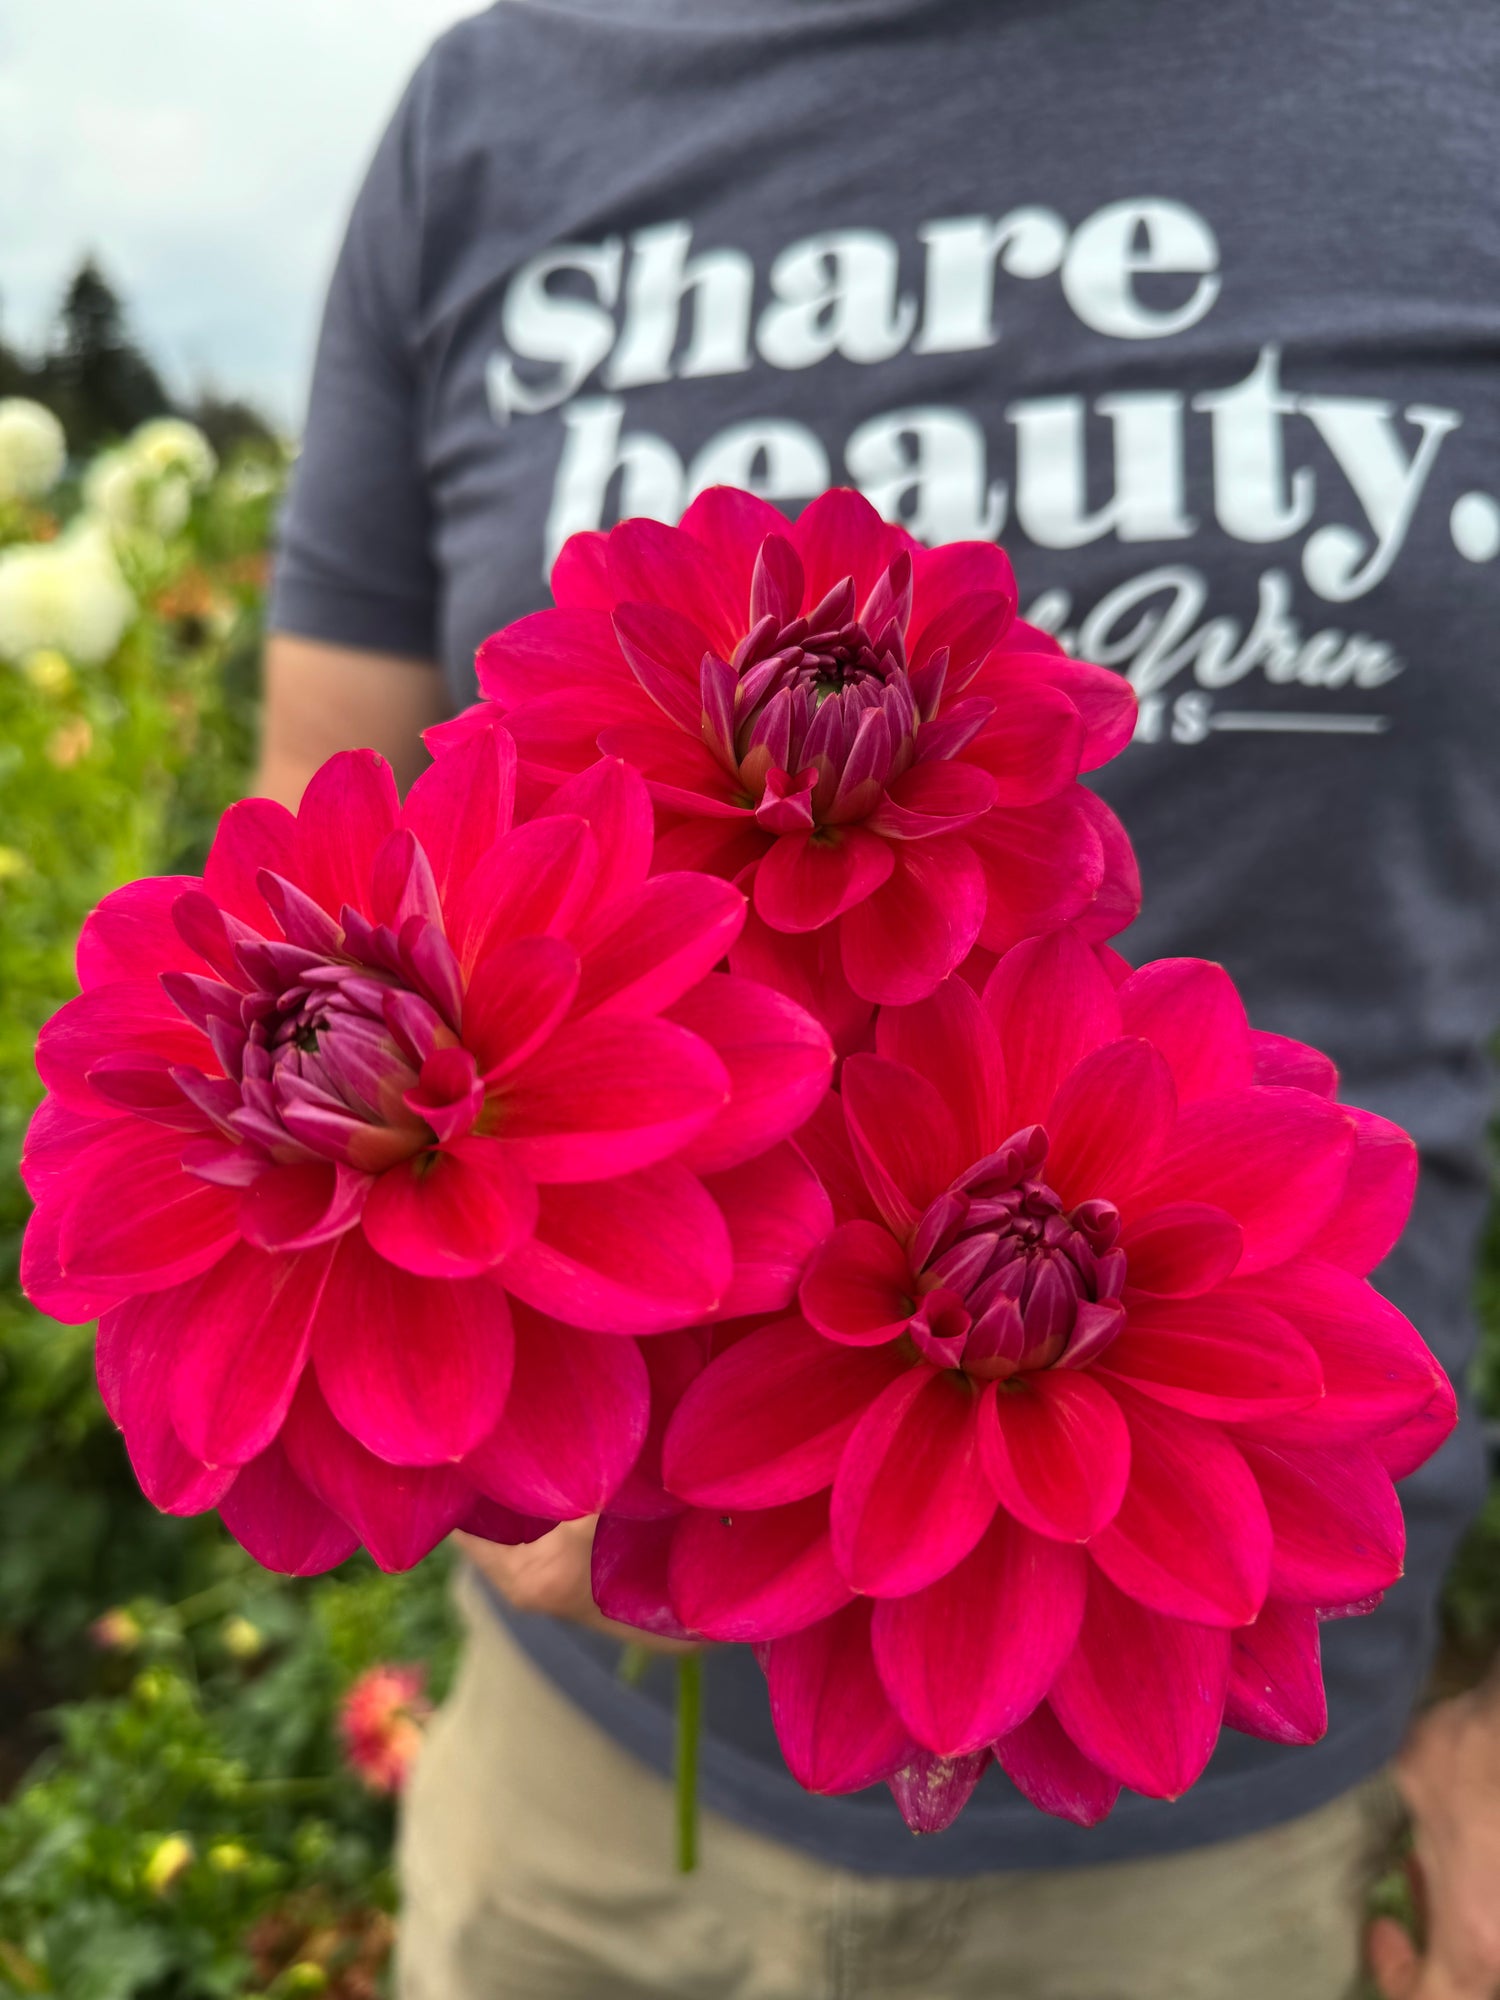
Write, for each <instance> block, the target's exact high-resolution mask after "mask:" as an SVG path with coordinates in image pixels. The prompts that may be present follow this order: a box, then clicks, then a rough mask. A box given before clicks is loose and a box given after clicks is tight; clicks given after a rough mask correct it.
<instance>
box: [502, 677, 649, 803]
mask: <svg viewBox="0 0 1500 2000" xmlns="http://www.w3.org/2000/svg"><path fill="white" fill-rule="evenodd" d="M580 693H581V695H582V699H580ZM655 714H656V710H655V709H654V708H653V707H652V705H651V700H650V697H649V696H648V695H647V694H646V692H645V690H644V689H643V688H641V687H639V686H638V685H637V684H636V682H635V680H634V678H633V677H632V675H631V674H630V672H629V670H628V668H627V667H626V666H625V662H624V661H623V660H621V662H620V676H619V680H618V681H617V682H616V684H615V685H614V686H612V687H602V686H601V687H588V688H585V689H582V690H580V689H577V688H574V687H571V686H569V685H567V684H566V683H563V684H562V685H560V686H559V687H558V688H557V689H556V691H555V692H554V693H552V694H548V695H541V696H538V698H537V699H536V700H534V701H528V702H524V703H523V704H522V705H521V707H519V708H511V709H507V710H506V713H505V726H506V728H507V730H508V731H509V732H510V734H511V735H512V736H513V737H514V738H515V744H516V753H517V756H518V758H519V760H520V761H519V763H518V765H517V769H516V796H517V798H518V800H519V801H520V805H521V810H522V813H523V815H524V814H525V812H526V811H527V810H529V809H530V808H531V807H533V806H535V805H537V804H540V803H541V802H542V801H543V800H544V799H545V797H546V796H547V794H548V793H550V792H551V791H552V790H553V789H554V787H556V786H558V785H561V784H563V783H565V782H566V781H567V779H569V778H572V777H576V776H577V775H578V773H579V772H581V771H586V770H587V769H588V768H589V766H590V765H592V764H594V763H596V762H597V761H598V758H599V753H600V747H601V745H600V739H601V738H602V737H603V736H604V735H605V734H606V733H607V731H608V730H609V728H610V727H611V726H612V725H618V724H620V723H625V722H631V721H639V720H640V719H641V718H642V717H649V716H654V715H655ZM662 727H663V728H664V729H670V728H671V725H670V724H669V723H663V724H662ZM673 733H674V734H675V732H673Z"/></svg>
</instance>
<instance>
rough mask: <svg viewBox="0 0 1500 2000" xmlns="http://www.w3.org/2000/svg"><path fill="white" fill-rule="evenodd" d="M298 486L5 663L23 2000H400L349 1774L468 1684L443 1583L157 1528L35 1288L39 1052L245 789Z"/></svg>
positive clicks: (16, 1758)
mask: <svg viewBox="0 0 1500 2000" xmlns="http://www.w3.org/2000/svg"><path fill="white" fill-rule="evenodd" d="M283 472H284V460H283V457H282V454H281V452H280V450H279V448H269V449H268V448H266V447H264V446H261V447H259V448H257V449H254V450H250V451H245V452H241V453H240V454H239V455H238V456H237V457H235V458H233V459H231V461H230V462H229V463H228V465H227V466H225V467H224V468H223V469H222V470H221V471H220V472H219V473H218V474H217V476H216V477H215V478H214V479H213V480H212V483H211V484H209V485H208V486H207V487H206V489H205V490H202V491H200V492H198V493H196V494H195V496H194V498H193V501H192V507H191V512H190V514H189V516H188V518H187V519H186V521H185V522H184V523H183V524H182V526H181V527H180V528H174V529H173V531H172V532H170V533H168V534H166V535H162V534H160V533H157V532H153V531H152V530H151V529H150V528H148V527H145V526H140V525H131V524H129V523H127V524H126V525H124V526H123V527H122V526H121V524H120V523H119V522H118V521H117V522H115V524H114V526H113V530H112V546H113V549H114V554H115V559H116V561H117V563H118V566H119V569H120V572H121V574H122V576H123V578H124V580H125V582H126V584H127V585H128V587H129V589H130V592H131V594H132V596H133V598H134V600H135V603H136V606H137V615H136V616H135V617H134V619H133V620H132V622H131V624H130V626H129V628H128V629H127V630H126V632H125V633H124V636H123V638H122V639H121V642H120V644H119V646H118V648H117V650H116V652H115V653H114V654H113V656H112V657H111V658H109V659H108V660H106V661H104V662H103V663H102V664H97V665H88V664H83V663H80V662H79V661H77V660H73V659H68V658H66V657H64V656H63V655H62V654H61V653H59V652H57V651H55V650H52V649H50V648H48V649H44V650H43V651H41V652H39V653H36V654H33V655H31V656H28V657H27V658H25V659H22V660H19V661H12V662H6V661H3V660H0V1795H3V1794H4V1792H5V1791H6V1790H7V1789H10V1788H11V1787H12V1786H14V1787H15V1789H14V1791H13V1792H12V1796H11V1797H10V1800H9V1802H8V1803H6V1804H4V1805H0V1995H3V1994H6V1993H53V1994H59V1995H65V1996H67V2000H129V1996H136V1995H139V1996H142V2000H218V1996H237V2000H238V1996H246V1995H252V1994H263V1995H265V1996H266V2000H283V1996H289V1995H291V1994H294V1993H296V1994H303V1993H315V1992H316V1993H324V1994H326V1995H329V1996H332V2000H373V1996H374V1995H375V1994H376V1993H377V1992H378V1991H380V1990H381V1987H380V1978H381V1967H382V1964H383V1962H384V1959H385V1957H386V1954H387V1950H388V1946H389V1940H390V1917H389V1911H390V1908H391V1904H392V1896H393V1888H392V1881H391V1874H390V1839H391V1812H390V1806H389V1803H388V1802H387V1801H385V1800H383V1799H378V1798H374V1797H372V1796H371V1795H370V1794H369V1793H368V1792H366V1791H365V1790H364V1789H363V1788H362V1786H361V1785H360V1783H359V1782H358V1781H357V1779H356V1778H355V1777H354V1776H353V1775H352V1774H351V1773H350V1772H349V1771H348V1770H347V1769H346V1768H345V1766H344V1764H343V1762H342V1759H341V1756H340V1749H339V1743H338V1739H337V1729H336V1717H337V1712H338V1707H339V1703H340V1701H341V1700H342V1697H343V1695H344V1694H345V1692H346V1691H347V1689H348V1687H349V1685H350V1683H351V1682H352V1681H353V1680H354V1678H355V1677H356V1676H357V1675H358V1674H360V1673H361V1672H363V1671H364V1669H365V1668H367V1667H369V1666H371V1665H373V1664H375V1663H376V1662H378V1661H381V1660H417V1661H423V1662H425V1663H427V1666H428V1671H429V1686H430V1688H431V1690H432V1692H433V1693H435V1694H440V1693H441V1692H442V1688H443V1686H444V1684H445V1681H446V1678H447V1675H448V1672H449V1671H450V1667H451V1660H452V1652H453V1644H454V1637H453V1623H452V1619H451V1616H450V1613H449V1608H448V1604H447V1599H446V1591H445V1564H444V1563H443V1561H442V1560H441V1559H435V1560H433V1561H430V1562H428V1563H426V1564H424V1565H423V1566H422V1568H421V1569H420V1570H419V1571H418V1572H416V1573H415V1574H414V1575H413V1576H411V1577H400V1578H393V1577H386V1576H382V1575H381V1574H380V1573H379V1572H378V1571H376V1570H375V1569H374V1568H373V1567H372V1566H371V1565H370V1564H369V1563H368V1562H366V1561H364V1560H363V1559H360V1560H358V1561H356V1562H353V1563H350V1564H346V1565H345V1566H344V1568H343V1569H342V1570H341V1571H340V1572H338V1573H337V1574H336V1575H335V1576H331V1577H327V1578H321V1579H318V1580H316V1581H314V1582H311V1583H306V1582H294V1581H291V1580H288V1579H281V1578H275V1577H269V1576H267V1575H265V1574H264V1573H263V1572H262V1571H260V1570H259V1569H258V1568H257V1567H256V1566H255V1564H254V1563H252V1562H251V1561H250V1559H249V1558H248V1557H247V1556H245V1555H244V1554H243V1553H242V1552H241V1551H240V1550H239V1549H238V1548H237V1547H236V1545H235V1544H234V1543H233V1542H232V1541H231V1540H230V1539H229V1537H228V1536H227V1535H226V1534H225V1532H224V1531H223V1529H222V1528H221V1527H220V1525H219V1523H218V1521H217V1519H216V1518H214V1517H212V1516H208V1517H204V1518H202V1519H197V1520H180V1519H172V1518H169V1517H166V1516H163V1515H160V1514H157V1513H156V1512H155V1510H154V1509H152V1508H151V1507H150V1506H148V1505H147V1504H146V1502H145V1501H144V1500H143V1499H142V1497H141V1496H140V1493H139V1491H138V1490H137V1487H136V1484H135V1480H134V1478H133V1476H132V1474H131V1472H130V1468H129V1465H128V1463H127V1461H126V1459H125V1455H124V1453H123V1451H122V1449H121V1447H120V1443H119V1439H118V1438H117V1436H116V1434H115V1432H114V1429H113V1427H112V1426H111V1425H110V1423H109V1422H108V1420H107V1418H106V1416H105V1414H104V1411H103V1407H102V1405H101V1403H100V1401H99V1396H98V1391H97V1389H96V1388H95V1385H94V1377H93V1330H92V1328H88V1327H67V1326H61V1325H59V1324H57V1323H56V1322H54V1321H52V1320H49V1319H47V1318H45V1317H43V1316H42V1315H40V1314H38V1313H36V1312H35V1311H33V1310H32V1308H31V1307H30V1306H29V1305H28V1304H27V1303H26V1301H25V1300H24V1299H23V1298H22V1296H21V1293H20V1289H19V1284H18V1257H19V1249H20V1240H21V1231H22V1228H23V1226H24V1223H25V1219H26V1215H27V1213H28V1203H27V1199H26V1195H25V1192H24V1190H23V1188H22V1187H21V1184H20V1181H19V1179H18V1177H17V1175H16V1171H15V1169H16V1165H17V1162H18V1159H19V1155H20V1148H21V1142H22V1139H23V1137H24V1134H25V1129H26V1125H27V1122H28V1120H29V1118H30V1116H31V1112H32V1110H33V1109H34V1107H35V1105H36V1102H37V1100H38V1098H39V1096H40V1094H41V1092H40V1085H39V1083H38V1081H37V1078H36V1074H35V1071H34V1068H33V1064H32V1048H33V1044H34V1041H35V1037H36V1031H37V1029H38V1028H39V1027H40V1025H41V1023H42V1022H43V1021H44V1020H45V1019H46V1017H47V1016H48V1015H49V1014H50V1013H52V1012H53V1010H54V1009H55V1008H56V1007H58V1006H59V1005H60V1004H61V1003H62V1002H63V1001H65V1000H66V999H68V998H69V997H70V995H71V994H72V993H73V992H74V991H75V990H76V989H75V981H74V977H73V941H74V939H75V938H76V936H77V933H78V930H79V927H80V925H81V924H82V921H83V919H84V917H85V916H86V915H87V913H88V911H89V910H90V909H91V908H92V907H93V905H94V904H95V903H97V902H98V901H99V899H100V898H101V897H102V896H103V895H105V894H106V893H107V892H108V891H109V890H110V889H112V888H114V887H116V886H117V885H118V884H119V883H121V882H123V881H126V880H129V879H130V878H131V877H133V876H136V875H141V874H162V873H166V874H174V873H190V872H194V871H196V870H197V869H198V867H199V866H200V865H201V863H202V859H203V856H204V854H205V853H206V851H207V847H208V843H209V840H210V838H211V836H212V832H213V828H214V826H215V824H216V822H217V819H218V816H219V814H220V812H221V811H222V810H223V808H224V806H225V805H226V804H227V803H228V802H229V801H230V800H231V799H232V798H234V797H235V796H236V795H237V794H238V793H239V792H240V791H241V790H242V789H243V787H244V783H245V779H246V775H247V773H248V770H249V766H250V760H251V756H252V753H253V748H254V734H255V711H256V691H257V687H256V675H257V661H258V655H259V639H260V622H261V597H262V586H263V578H264V570H265V551H266V549H267V546H268V543H269V537H270V528H271V520H272V513H273V510H274V507H275V504H276V500H277V497H278V494H279V490H280V486H281V481H282V475H283ZM88 486H89V481H88V478H87V476H85V478H84V479H83V480H82V481H80V482H78V483H75V484H70V485H68V486H65V487H64V488H63V489H62V490H61V491H60V492H59V493H57V494H54V495H51V496H49V500H48V502H47V504H46V506H45V507H44V506H40V505H36V504H32V505H22V504H19V503H10V504H9V505H6V504H3V503H0V547H3V546H4V545H5V544H7V543H24V542H44V541H47V540H50V539H51V538H52V537H53V536H54V535H55V534H56V533H57V532H58V531H59V529H60V528H61V529H66V528H67V526H68V524H69V523H70V521H71V520H73V519H74V518H75V517H76V516H77V515H78V514H79V512H80V511H81V510H82V509H83V507H84V506H85V490H86V489H87V488H88ZM101 1614H106V1615H104V1616H102V1617H101ZM23 1774H24V1775H23ZM18 1780H19V1781H20V1782H19V1783H18V1782H17V1781H18Z"/></svg>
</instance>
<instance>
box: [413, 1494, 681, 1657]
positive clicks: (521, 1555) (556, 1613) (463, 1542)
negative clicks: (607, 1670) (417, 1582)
mask: <svg viewBox="0 0 1500 2000" xmlns="http://www.w3.org/2000/svg"><path fill="white" fill-rule="evenodd" d="M595 1518H596V1517H593V1516H591V1517H590V1518H588V1519H587V1520H582V1521H564V1522H563V1523H562V1525H561V1526H560V1527H557V1528H554V1529H553V1530H552V1531H551V1533H550V1534H546V1535H543V1536H541V1538H540V1539H539V1540H537V1541H534V1542H526V1543H524V1544H522V1545H521V1546H520V1547H511V1546H510V1545H509V1544H507V1543H504V1542H486V1541H483V1540H481V1538H480V1537H479V1536H477V1535H466V1534H463V1533H462V1532H456V1533H455V1534H454V1535H453V1536H452V1537H451V1540H452V1542H453V1544H454V1546H455V1547H456V1548H457V1549H458V1550H459V1552H460V1553H461V1554H462V1555H464V1556H466V1557H467V1558H468V1560H469V1561H470V1562H471V1563H473V1565H474V1567H475V1568H476V1569H477V1570H479V1572H480V1573H481V1575H483V1576H484V1577H485V1578H486V1579H487V1581H488V1582H490V1583H491V1584H493V1585H494V1587H495V1589H496V1590H498V1591H499V1593H500V1595H501V1596H502V1597H503V1598H504V1599H505V1601H506V1603H507V1604H509V1605H510V1606H511V1607H512V1609H513V1610H516V1611H527V1612H536V1613H541V1614H544V1615H546V1616H547V1617H549V1618H564V1619H566V1620H567V1621H568V1622H569V1623H570V1624H573V1625H587V1626H588V1627H589V1628H590V1629H591V1630H592V1631H595V1632H605V1633H608V1635H609V1636H610V1637H611V1638H612V1639H619V1640H621V1641H622V1642H623V1643H624V1644H626V1645H628V1646H644V1647H645V1648H646V1649H647V1650H648V1651H649V1652H653V1653H693V1652H697V1651H698V1650H699V1649H698V1648H697V1647H696V1646H694V1645H691V1644H689V1643H688V1642H686V1641H684V1640H681V1639H663V1638H658V1637H657V1636H656V1634H655V1633H652V1632H639V1631H637V1630H636V1628H635V1627H634V1626H633V1625H621V1624H618V1623H617V1622H616V1621H615V1620H614V1619H613V1618H606V1617H605V1616H604V1613H603V1612H602V1611H601V1610H600V1609H599V1607H598V1606H597V1605H596V1604H595V1602H594V1593H593V1587H592V1584H591V1582H590V1561H591V1558H592V1555H593V1547H594V1524H595Z"/></svg>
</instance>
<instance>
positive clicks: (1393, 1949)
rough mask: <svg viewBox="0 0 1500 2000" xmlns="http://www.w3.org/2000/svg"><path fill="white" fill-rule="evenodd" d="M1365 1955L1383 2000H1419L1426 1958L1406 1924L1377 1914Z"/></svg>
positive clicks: (1366, 1943) (1370, 1929)
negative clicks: (1420, 1983)
mask: <svg viewBox="0 0 1500 2000" xmlns="http://www.w3.org/2000/svg"><path fill="white" fill-rule="evenodd" d="M1365 1956H1366V1957H1367V1958H1368V1960H1369V1962H1370V1977H1371V1978H1372V1979H1373V1980H1374V1982H1375V1989H1376V1991H1377V1992H1378V1993H1379V1994H1380V1996H1381V2000H1417V1982H1418V1981H1419V1980H1420V1979H1421V1977H1422V1961H1421V1959H1420V1958H1419V1957H1418V1956H1417V1948H1416V1946H1415V1945H1414V1944H1413V1943H1412V1941H1411V1938H1410V1936H1409V1935H1408V1933H1407V1930H1406V1927H1405V1925H1404V1924H1399V1923H1397V1921H1396V1919H1395V1918H1394V1917H1376V1919H1375V1921H1374V1922H1373V1923H1372V1924H1371V1925H1370V1928H1369V1930H1368V1931H1367V1932H1366V1934H1365Z"/></svg>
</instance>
